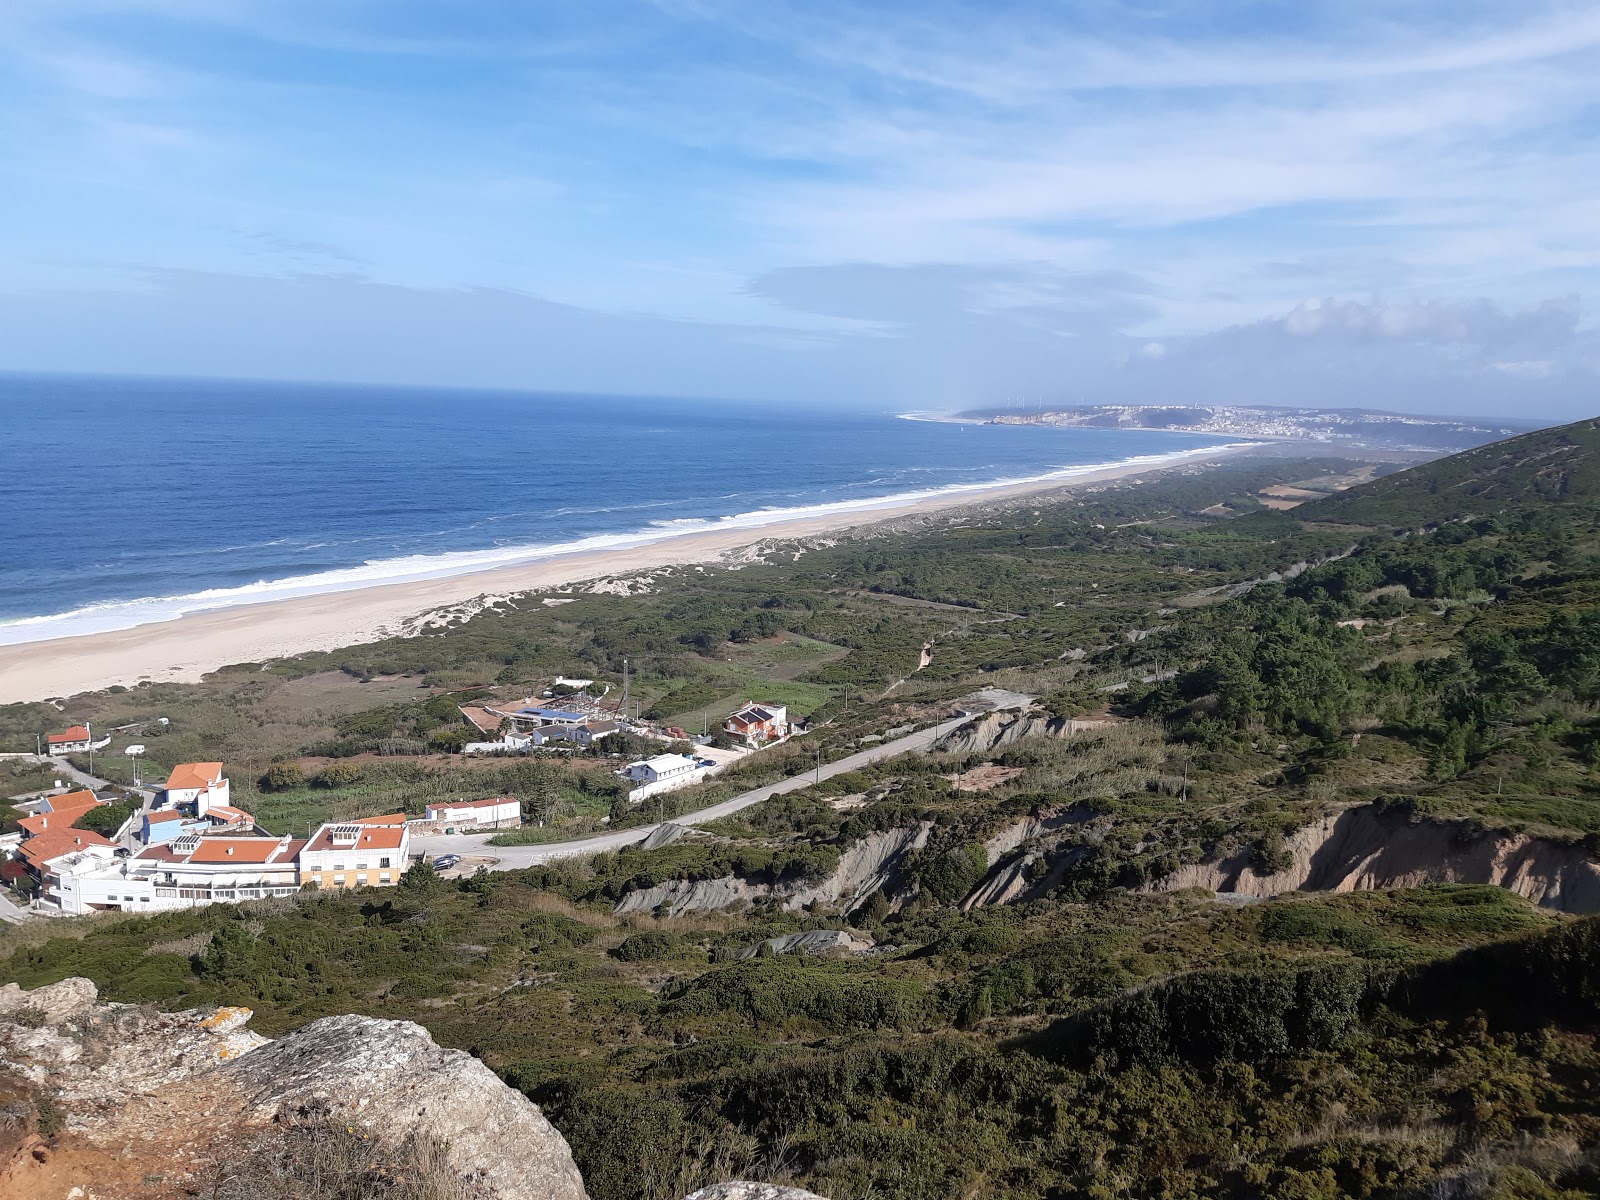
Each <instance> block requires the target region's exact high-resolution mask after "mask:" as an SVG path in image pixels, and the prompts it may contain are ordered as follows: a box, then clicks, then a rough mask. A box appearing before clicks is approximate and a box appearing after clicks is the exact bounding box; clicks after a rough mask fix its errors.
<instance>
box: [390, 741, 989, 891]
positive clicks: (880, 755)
mask: <svg viewBox="0 0 1600 1200" xmlns="http://www.w3.org/2000/svg"><path fill="white" fill-rule="evenodd" d="M970 720H972V718H971V717H970V716H967V717H955V718H953V719H952V720H949V721H945V722H943V723H942V724H939V725H933V726H930V727H929V728H927V729H924V730H921V731H920V732H918V733H910V734H907V735H906V736H905V737H902V738H896V739H895V740H894V741H892V742H883V743H880V744H879V745H876V746H873V747H871V748H870V749H867V750H858V751H857V752H856V753H854V754H852V755H849V756H848V757H846V758H841V759H839V760H838V761H837V762H830V763H823V764H822V770H821V772H820V776H821V778H823V779H829V778H831V777H832V776H834V775H842V774H844V773H845V772H846V771H854V770H857V769H858V768H860V767H865V766H868V765H870V764H872V763H875V762H882V761H883V760H884V759H886V758H895V757H896V756H898V755H901V754H909V753H911V752H912V751H914V750H926V749H928V747H930V746H931V745H933V743H934V742H936V741H938V740H939V739H940V738H942V737H943V736H944V735H945V734H947V733H949V732H951V731H952V730H955V729H959V728H961V726H963V725H965V724H966V723H967V722H968V721H970ZM818 774H819V773H818V772H817V771H814V770H813V771H806V772H804V773H803V774H800V775H791V776H790V777H789V778H788V779H783V780H779V781H778V782H777V783H769V784H766V785H765V786H763V787H758V788H754V789H752V790H751V791H748V792H744V793H741V794H740V795H737V796H734V797H733V798H732V799H731V800H723V801H721V802H720V803H717V804H713V805H710V806H709V807H707V808H702V809H700V810H699V811H698V812H692V813H685V814H684V815H683V816H681V817H673V818H672V821H671V822H670V823H671V824H673V825H704V824H707V823H708V822H711V821H717V820H721V819H722V818H723V817H730V816H732V815H733V814H734V813H736V812H739V811H741V810H743V809H746V808H749V807H750V806H751V805H752V804H760V803H761V802H762V801H763V800H766V799H768V798H770V797H772V796H779V795H782V794H783V793H784V792H795V791H799V790H800V789H801V788H803V787H809V786H810V785H811V784H812V783H814V782H816V780H817V778H818ZM660 827H661V826H660V823H654V824H650V825H638V826H635V827H634V828H632V829H620V830H618V831H617V832H616V833H601V834H597V835H595V836H594V837H586V838H579V839H577V840H576V841H571V842H544V843H541V844H539V845H533V846H491V845H489V844H488V842H489V839H490V838H491V837H493V836H494V835H493V834H492V833H456V834H440V835H438V836H436V837H417V838H412V839H411V850H412V853H413V854H416V853H423V854H429V855H439V854H473V855H493V856H494V857H495V858H496V859H497V860H498V861H496V862H494V863H492V864H490V866H489V870H491V871H516V870H520V869H521V868H523V867H534V866H538V865H539V864H540V863H547V862H551V861H552V860H554V859H558V858H576V857H579V856H581V855H585V854H600V853H602V852H604V851H607V850H620V849H621V848H622V847H623V846H631V845H633V844H634V843H636V842H642V841H644V840H645V838H647V837H649V836H650V835H651V834H652V833H654V832H655V831H656V830H657V829H659V828H660Z"/></svg>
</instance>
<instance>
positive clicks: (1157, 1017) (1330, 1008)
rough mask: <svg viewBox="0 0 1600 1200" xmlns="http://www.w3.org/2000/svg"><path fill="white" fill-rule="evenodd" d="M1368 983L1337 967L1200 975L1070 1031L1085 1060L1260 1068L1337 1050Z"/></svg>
mask: <svg viewBox="0 0 1600 1200" xmlns="http://www.w3.org/2000/svg"><path fill="white" fill-rule="evenodd" d="M1367 981H1368V976H1367V973H1366V970H1365V969H1364V968H1363V967H1362V966H1361V965H1359V964H1356V963H1349V962H1335V963H1327V964H1323V965H1318V966H1314V967H1304V968H1301V969H1300V970H1297V971H1265V970H1236V971H1227V970H1224V971H1196V972H1194V973H1193V974H1189V975H1180V976H1178V977H1177V978H1176V979H1171V980H1168V981H1167V982H1166V983H1162V984H1158V985H1157V986H1155V987H1151V988H1146V989H1144V990H1143V991H1140V992H1136V993H1134V994H1133V995H1131V996H1125V997H1123V998H1122V999H1120V1000H1116V1001H1114V1002H1112V1003H1110V1004H1107V1005H1104V1006H1102V1007H1100V1008H1099V1009H1096V1010H1095V1011H1094V1012H1093V1013H1091V1014H1089V1015H1088V1016H1087V1017H1085V1018H1083V1019H1082V1020H1080V1021H1078V1022H1074V1023H1073V1024H1072V1025H1071V1026H1069V1028H1070V1029H1071V1030H1072V1033H1073V1035H1074V1036H1073V1037H1072V1041H1073V1043H1074V1045H1075V1048H1076V1049H1077V1050H1078V1051H1079V1052H1080V1053H1081V1054H1083V1055H1084V1056H1086V1057H1093V1056H1096V1055H1104V1056H1105V1057H1107V1058H1110V1059H1112V1060H1114V1061H1116V1062H1118V1063H1121V1064H1123V1065H1129V1064H1141V1065H1145V1066H1160V1065H1162V1064H1165V1063H1170V1062H1174V1061H1181V1062H1189V1063H1196V1064H1202V1065H1203V1064H1209V1063H1213V1062H1218V1061H1232V1062H1243V1063H1250V1064H1258V1063H1262V1062H1265V1061H1267V1060H1270V1059H1273V1058H1280V1057H1283V1056H1286V1055H1290V1054H1299V1053H1305V1052H1307V1051H1313V1050H1328V1049H1332V1048H1334V1047H1337V1046H1338V1045H1340V1044H1341V1043H1342V1042H1343V1041H1344V1039H1345V1037H1346V1036H1347V1035H1348V1034H1349V1032H1350V1031H1351V1030H1352V1029H1353V1028H1354V1027H1355V1025H1356V1022H1357V1020H1358V1018H1359V1015H1360V1010H1361V1004H1362V1001H1363V999H1364V997H1365V995H1366V990H1367Z"/></svg>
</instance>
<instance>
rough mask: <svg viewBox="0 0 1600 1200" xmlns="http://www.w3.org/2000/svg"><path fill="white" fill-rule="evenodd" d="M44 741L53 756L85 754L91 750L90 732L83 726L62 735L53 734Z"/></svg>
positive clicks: (73, 728)
mask: <svg viewBox="0 0 1600 1200" xmlns="http://www.w3.org/2000/svg"><path fill="white" fill-rule="evenodd" d="M44 741H45V745H46V746H47V747H48V748H49V751H50V753H51V754H83V753H86V752H87V751H88V749H89V741H90V739H89V730H88V729H87V728H86V727H85V726H83V725H74V726H73V727H72V728H71V729H66V730H63V731H62V732H61V733H52V734H51V735H50V736H49V737H47V738H45V739H44Z"/></svg>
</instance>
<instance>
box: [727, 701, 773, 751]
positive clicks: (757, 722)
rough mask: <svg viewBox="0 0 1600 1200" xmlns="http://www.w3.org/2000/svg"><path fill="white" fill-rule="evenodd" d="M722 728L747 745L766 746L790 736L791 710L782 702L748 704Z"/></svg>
mask: <svg viewBox="0 0 1600 1200" xmlns="http://www.w3.org/2000/svg"><path fill="white" fill-rule="evenodd" d="M722 728H723V731H724V732H725V733H727V734H728V736H730V737H736V738H738V739H739V740H740V741H742V742H744V743H745V744H746V745H747V746H764V745H766V744H768V743H769V742H778V741H782V740H783V739H784V738H786V737H788V736H789V710H788V708H786V707H785V706H784V705H782V704H746V705H745V706H744V707H743V708H741V709H740V710H739V711H738V712H736V713H734V714H733V715H732V716H731V717H729V718H728V719H727V720H726V721H724V722H723V723H722Z"/></svg>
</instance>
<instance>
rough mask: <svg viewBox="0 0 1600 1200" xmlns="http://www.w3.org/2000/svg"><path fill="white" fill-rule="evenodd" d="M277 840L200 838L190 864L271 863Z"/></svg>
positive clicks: (190, 857)
mask: <svg viewBox="0 0 1600 1200" xmlns="http://www.w3.org/2000/svg"><path fill="white" fill-rule="evenodd" d="M277 850H278V839H277V838H218V837H207V838H201V839H200V844H199V845H198V846H196V847H195V848H194V853H193V854H191V855H189V861H190V862H196V863H229V862H247V863H264V862H271V861H272V856H273V855H274V854H275V853H277Z"/></svg>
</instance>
